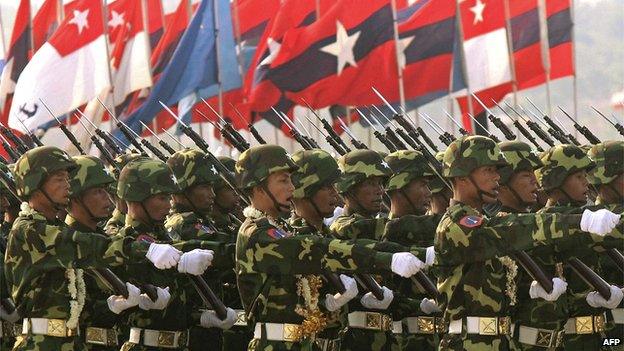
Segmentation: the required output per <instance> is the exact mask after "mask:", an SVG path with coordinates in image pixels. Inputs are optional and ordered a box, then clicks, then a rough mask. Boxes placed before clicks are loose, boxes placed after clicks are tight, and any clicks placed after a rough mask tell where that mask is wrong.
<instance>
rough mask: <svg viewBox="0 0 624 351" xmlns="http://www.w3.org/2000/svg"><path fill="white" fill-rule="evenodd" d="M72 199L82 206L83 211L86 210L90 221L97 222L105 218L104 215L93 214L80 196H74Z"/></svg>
mask: <svg viewBox="0 0 624 351" xmlns="http://www.w3.org/2000/svg"><path fill="white" fill-rule="evenodd" d="M74 201H76V202H77V203H78V204H80V206H82V208H84V209H85V211H87V214H88V215H89V217H90V219H91V220H92V221H94V222H96V223H97V222H99V221H101V220H104V219H106V217H97V216H96V215H94V214H93V212H91V210H90V209H89V207H88V206H86V205H85V204H84V202H83V201H82V198H81V197H77V198H75V199H74Z"/></svg>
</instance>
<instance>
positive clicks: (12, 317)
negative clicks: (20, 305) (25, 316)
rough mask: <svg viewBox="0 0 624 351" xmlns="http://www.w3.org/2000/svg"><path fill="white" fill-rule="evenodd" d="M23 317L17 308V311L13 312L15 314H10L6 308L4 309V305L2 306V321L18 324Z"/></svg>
mask: <svg viewBox="0 0 624 351" xmlns="http://www.w3.org/2000/svg"><path fill="white" fill-rule="evenodd" d="M21 318H22V317H21V316H20V315H19V313H17V308H16V309H15V311H13V313H8V312H7V311H6V310H5V309H4V307H2V305H0V319H2V320H3V321H7V322H10V323H16V322H17V321H19V320H20V319H21Z"/></svg>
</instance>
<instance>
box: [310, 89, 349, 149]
mask: <svg viewBox="0 0 624 351" xmlns="http://www.w3.org/2000/svg"><path fill="white" fill-rule="evenodd" d="M301 101H303V103H304V104H305V105H306V106H307V107H308V109H309V110H310V111H312V114H314V116H316V118H317V119H318V120H319V121H321V124H322V125H323V129H325V131H326V132H327V135H328V136H329V137H331V138H332V139H333V140H334V142H335V143H336V144H339V145H340V147H341V148H342V149H343V150H345V151H346V152H350V151H351V149H350V148H349V147H348V146H347V144H346V143H345V142H344V141H343V140H342V138H340V136H339V135H338V134H337V133H336V131H335V130H334V128H332V126H331V125H330V124H329V122H327V120H326V119H325V118H321V116H319V115H318V113H316V111H314V109H313V108H312V106H310V104H308V102H307V101H305V100H304V99H303V98H302V99H301ZM338 120H340V118H338ZM310 123H311V122H310ZM312 124H313V123H312ZM327 142H328V143H330V142H329V140H328V141H327ZM330 145H331V143H330Z"/></svg>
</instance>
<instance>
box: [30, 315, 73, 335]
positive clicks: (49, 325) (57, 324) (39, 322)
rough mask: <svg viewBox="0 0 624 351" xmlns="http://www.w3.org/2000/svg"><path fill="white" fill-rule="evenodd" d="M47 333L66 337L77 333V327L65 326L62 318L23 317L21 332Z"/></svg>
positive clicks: (65, 323)
mask: <svg viewBox="0 0 624 351" xmlns="http://www.w3.org/2000/svg"><path fill="white" fill-rule="evenodd" d="M28 333H30V334H34V335H47V336H54V337H57V338H68V337H72V336H76V335H78V334H79V333H80V332H79V329H78V328H75V329H69V328H67V322H66V321H65V320H64V319H52V318H24V324H23V326H22V334H28Z"/></svg>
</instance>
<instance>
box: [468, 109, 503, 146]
mask: <svg viewBox="0 0 624 351" xmlns="http://www.w3.org/2000/svg"><path fill="white" fill-rule="evenodd" d="M468 116H470V118H472V120H473V121H475V123H476V124H477V125H478V126H479V127H481V129H483V130H484V131H485V132H486V133H487V137H488V138H490V139H492V140H494V142H496V143H500V142H501V141H500V139H499V138H498V137H497V136H496V135H494V134H492V133H490V130H489V129H487V128H485V126H484V125H483V124H481V123H479V121H478V120H477V118H476V117H475V116H473V115H472V114H471V113H468Z"/></svg>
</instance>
